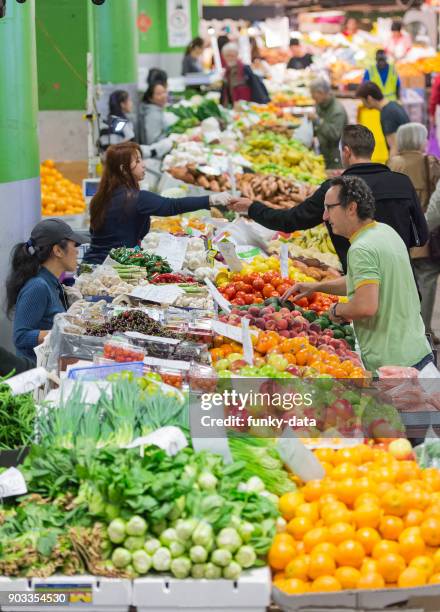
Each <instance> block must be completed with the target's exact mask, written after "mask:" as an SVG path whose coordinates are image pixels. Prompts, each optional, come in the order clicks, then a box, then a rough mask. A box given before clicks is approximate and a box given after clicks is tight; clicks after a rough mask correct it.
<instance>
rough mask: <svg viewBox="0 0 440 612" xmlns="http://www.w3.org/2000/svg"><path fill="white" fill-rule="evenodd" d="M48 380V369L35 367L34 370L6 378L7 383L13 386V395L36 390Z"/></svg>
mask: <svg viewBox="0 0 440 612" xmlns="http://www.w3.org/2000/svg"><path fill="white" fill-rule="evenodd" d="M46 381H47V372H46V370H45V369H44V368H34V369H33V370H28V371H27V372H23V373H22V374H18V376H13V377H12V378H10V379H9V380H5V383H6V384H7V385H8V386H9V387H11V390H12V394H13V395H21V394H22V393H29V392H30V391H35V389H38V388H39V387H42V386H43V385H44V384H46Z"/></svg>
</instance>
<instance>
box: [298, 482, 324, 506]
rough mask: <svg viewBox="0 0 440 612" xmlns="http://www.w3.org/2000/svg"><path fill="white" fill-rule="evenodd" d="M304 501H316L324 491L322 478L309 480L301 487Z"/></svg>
mask: <svg viewBox="0 0 440 612" xmlns="http://www.w3.org/2000/svg"><path fill="white" fill-rule="evenodd" d="M301 493H302V494H303V496H304V499H305V501H306V502H313V501H318V499H320V497H321V495H323V493H324V485H323V482H322V480H310V481H309V482H308V483H306V484H305V485H304V487H303V488H302V489H301Z"/></svg>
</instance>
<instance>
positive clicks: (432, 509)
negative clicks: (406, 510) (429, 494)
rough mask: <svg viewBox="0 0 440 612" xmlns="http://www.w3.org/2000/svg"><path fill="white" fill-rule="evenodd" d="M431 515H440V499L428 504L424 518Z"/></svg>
mask: <svg viewBox="0 0 440 612" xmlns="http://www.w3.org/2000/svg"><path fill="white" fill-rule="evenodd" d="M431 516H434V517H438V516H440V503H439V502H438V501H436V502H434V504H431V505H430V506H428V507H427V508H426V510H425V512H424V513H423V519H427V518H430V517H431ZM422 522H423V521H422Z"/></svg>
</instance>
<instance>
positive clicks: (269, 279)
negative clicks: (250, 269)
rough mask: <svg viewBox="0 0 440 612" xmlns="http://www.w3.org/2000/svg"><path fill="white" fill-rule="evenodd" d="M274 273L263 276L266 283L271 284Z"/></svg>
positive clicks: (266, 273)
mask: <svg viewBox="0 0 440 612" xmlns="http://www.w3.org/2000/svg"><path fill="white" fill-rule="evenodd" d="M273 275H274V273H273V272H265V273H264V274H263V280H264V282H265V283H271V282H272V278H273Z"/></svg>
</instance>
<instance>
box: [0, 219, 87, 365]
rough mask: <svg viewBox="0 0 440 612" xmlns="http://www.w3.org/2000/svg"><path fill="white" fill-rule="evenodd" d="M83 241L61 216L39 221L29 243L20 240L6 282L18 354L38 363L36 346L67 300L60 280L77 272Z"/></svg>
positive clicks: (8, 306) (63, 308) (64, 306)
mask: <svg viewBox="0 0 440 612" xmlns="http://www.w3.org/2000/svg"><path fill="white" fill-rule="evenodd" d="M83 242H84V240H83V239H82V237H81V236H80V235H79V234H76V233H75V232H74V231H73V230H72V228H71V227H70V226H69V225H67V223H65V222H64V221H61V220H60V219H45V220H44V221H40V223H37V225H36V226H35V227H34V229H33V230H32V232H31V236H30V238H29V240H28V241H27V242H19V243H18V244H17V245H16V246H15V247H14V249H13V250H12V254H11V270H10V273H9V276H8V279H7V281H6V298H7V313H8V316H11V315H12V313H13V312H14V329H13V335H14V344H15V348H16V350H17V355H18V356H20V357H27V358H28V359H31V360H32V362H34V363H35V361H36V358H35V353H34V348H35V347H36V346H38V345H39V344H41V343H42V342H43V340H44V338H45V336H47V334H48V333H49V331H50V330H51V328H52V325H53V319H54V316H55V315H56V314H58V313H59V312H64V311H65V310H67V307H68V305H67V300H66V297H65V294H64V291H63V288H62V285H61V284H60V282H59V278H60V276H61V275H62V274H63V272H75V271H76V267H77V256H78V251H77V247H78V246H79V245H80V244H82V243H83Z"/></svg>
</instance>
